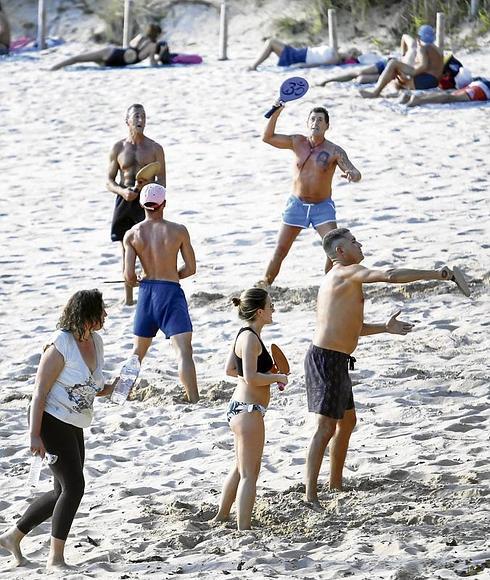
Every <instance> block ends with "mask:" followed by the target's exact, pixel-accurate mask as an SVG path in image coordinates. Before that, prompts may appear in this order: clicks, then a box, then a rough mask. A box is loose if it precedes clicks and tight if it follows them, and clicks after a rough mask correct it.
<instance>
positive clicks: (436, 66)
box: [359, 24, 444, 99]
mask: <svg viewBox="0 0 490 580" xmlns="http://www.w3.org/2000/svg"><path fill="white" fill-rule="evenodd" d="M435 36H436V35H435V32H434V29H433V28H432V26H430V25H429V24H423V25H422V26H421V27H420V28H419V30H418V33H417V39H413V38H412V37H411V36H409V35H408V34H404V35H403V37H402V47H403V46H404V45H405V46H406V50H407V51H411V50H413V51H414V57H415V58H414V62H413V65H412V64H409V63H407V62H402V61H401V60H398V59H391V60H389V61H388V63H387V65H386V68H385V69H384V71H383V72H382V74H381V76H380V77H379V79H378V82H377V83H376V85H375V87H374V89H372V90H367V89H361V90H360V91H359V92H360V94H361V96H362V97H364V98H366V99H368V98H369V99H374V98H377V97H379V96H380V95H381V92H382V90H383V89H384V88H385V87H386V86H387V85H388V84H389V83H391V82H392V81H394V83H393V84H394V87H395V89H396V90H397V91H398V90H399V89H401V88H404V89H411V90H423V89H433V88H435V87H437V85H438V84H439V79H440V78H441V76H442V70H443V68H444V58H443V53H442V50H440V49H439V48H438V47H437V46H435V45H434V40H435ZM402 52H404V51H403V50H402Z"/></svg>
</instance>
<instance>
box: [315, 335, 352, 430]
mask: <svg viewBox="0 0 490 580" xmlns="http://www.w3.org/2000/svg"><path fill="white" fill-rule="evenodd" d="M355 360H356V359H355V358H354V357H352V356H350V355H348V354H345V353H343V352H337V351H335V350H328V349H325V348H320V347H319V346H315V345H314V344H311V345H310V347H309V348H308V351H307V353H306V357H305V382H306V395H307V398H308V411H309V412H310V413H317V414H318V415H325V416H326V417H331V418H332V419H343V417H344V413H345V411H347V410H349V409H353V408H354V396H353V394H352V382H351V380H350V377H349V367H350V368H351V370H352V369H353V368H354V362H355Z"/></svg>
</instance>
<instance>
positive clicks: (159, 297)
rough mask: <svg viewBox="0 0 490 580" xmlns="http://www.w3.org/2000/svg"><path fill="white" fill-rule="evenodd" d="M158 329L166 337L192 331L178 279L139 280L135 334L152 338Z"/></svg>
mask: <svg viewBox="0 0 490 580" xmlns="http://www.w3.org/2000/svg"><path fill="white" fill-rule="evenodd" d="M158 329H160V330H161V331H162V332H163V333H164V334H165V336H166V338H170V337H171V336H174V335H175V334H182V333H183V332H192V323H191V318H190V316H189V310H188V308H187V301H186V299H185V295H184V291H183V290H182V288H181V287H180V284H179V283H178V282H170V281H167V280H142V281H141V282H140V285H139V292H138V302H137V305H136V315H135V317H134V334H135V336H142V337H144V338H153V337H154V336H155V335H156V333H157V332H158Z"/></svg>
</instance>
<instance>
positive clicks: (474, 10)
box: [470, 0, 480, 19]
mask: <svg viewBox="0 0 490 580" xmlns="http://www.w3.org/2000/svg"><path fill="white" fill-rule="evenodd" d="M479 5H480V1H479V0H471V6H470V17H471V19H474V18H476V17H477V15H478V9H479V7H480V6H479Z"/></svg>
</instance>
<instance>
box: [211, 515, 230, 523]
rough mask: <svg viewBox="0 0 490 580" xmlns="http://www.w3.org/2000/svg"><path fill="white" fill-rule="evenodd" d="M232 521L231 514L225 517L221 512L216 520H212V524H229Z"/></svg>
mask: <svg viewBox="0 0 490 580" xmlns="http://www.w3.org/2000/svg"><path fill="white" fill-rule="evenodd" d="M229 520H230V514H228V515H227V516H225V515H224V514H220V513H219V512H218V513H217V514H216V515H215V516H214V518H213V519H212V520H211V523H212V524H218V523H221V522H228V521H229Z"/></svg>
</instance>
